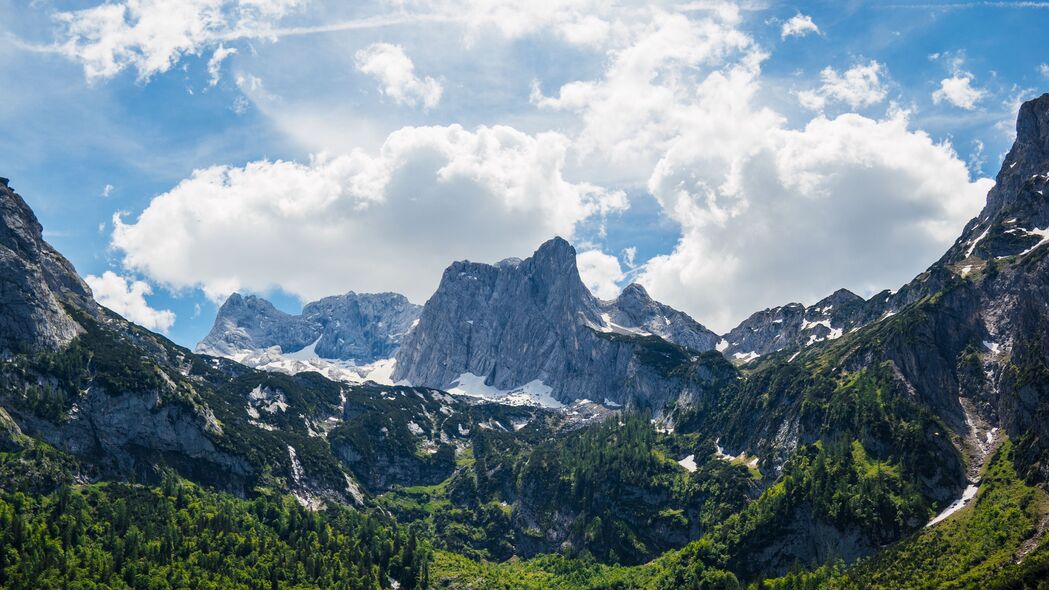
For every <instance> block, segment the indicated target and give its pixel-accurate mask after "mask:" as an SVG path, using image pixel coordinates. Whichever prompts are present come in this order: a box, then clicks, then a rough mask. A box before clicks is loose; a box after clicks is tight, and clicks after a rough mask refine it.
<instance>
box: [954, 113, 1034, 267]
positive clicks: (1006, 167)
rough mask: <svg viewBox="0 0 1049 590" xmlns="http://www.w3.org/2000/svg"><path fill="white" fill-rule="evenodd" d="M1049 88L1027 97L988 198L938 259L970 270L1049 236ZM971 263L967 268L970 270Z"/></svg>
mask: <svg viewBox="0 0 1049 590" xmlns="http://www.w3.org/2000/svg"><path fill="white" fill-rule="evenodd" d="M1047 195H1049V93H1046V94H1043V95H1042V96H1040V97H1038V98H1036V99H1034V100H1029V101H1027V102H1025V103H1024V104H1023V105H1022V106H1021V107H1020V111H1019V113H1018V115H1017V118H1016V141H1015V142H1014V143H1013V146H1012V148H1011V149H1010V150H1009V153H1008V155H1007V156H1006V157H1005V160H1004V161H1003V162H1002V168H1001V170H999V172H998V176H997V178H996V181H995V186H994V188H992V189H991V190H990V192H988V193H987V204H986V206H985V207H984V208H983V211H981V212H980V214H979V215H978V216H977V217H976V218H975V219H973V220H972V221H970V222H969V223H968V224H967V225H966V226H965V230H964V231H963V232H962V235H961V237H959V238H958V240H957V241H956V242H955V244H954V246H952V247H951V249H950V250H948V251H947V253H946V254H945V255H944V257H943V258H942V259H940V262H939V264H941V265H944V266H952V265H953V266H952V269H953V270H954V271H955V272H958V273H962V274H968V273H969V272H971V271H973V270H980V269H982V268H983V265H984V264H985V263H986V262H987V261H989V260H993V259H998V258H1004V257H1008V256H1017V255H1022V254H1026V253H1028V252H1030V251H1032V250H1033V249H1034V248H1036V247H1038V246H1039V245H1041V244H1044V243H1046V240H1047V238H1049V197H1047ZM966 269H967V270H966Z"/></svg>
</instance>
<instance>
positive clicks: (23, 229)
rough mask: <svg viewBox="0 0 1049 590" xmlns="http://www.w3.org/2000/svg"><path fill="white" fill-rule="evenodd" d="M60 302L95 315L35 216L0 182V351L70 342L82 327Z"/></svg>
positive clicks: (85, 288) (82, 287) (78, 281)
mask: <svg viewBox="0 0 1049 590" xmlns="http://www.w3.org/2000/svg"><path fill="white" fill-rule="evenodd" d="M63 303H65V304H68V305H72V306H74V307H76V308H78V309H80V310H82V311H84V312H85V313H88V314H91V315H93V314H95V313H96V312H97V307H96V305H95V303H94V300H93V299H92V297H91V289H90V288H89V287H88V286H87V285H86V284H85V283H84V281H82V280H81V279H80V277H79V276H78V275H77V274H76V271H75V270H74V269H73V266H72V265H71V264H69V261H67V260H66V259H65V258H63V257H62V255H61V254H59V253H58V252H57V251H56V250H55V249H54V248H52V247H51V245H50V244H48V243H47V242H45V241H44V239H43V228H42V227H41V225H40V222H39V221H37V219H36V215H34V214H33V211H32V210H31V209H30V208H29V206H28V205H26V202H25V201H24V200H22V197H20V196H19V195H18V194H16V193H15V192H14V191H13V190H11V188H10V187H9V186H8V181H7V179H6V178H0V353H2V352H12V351H25V350H31V349H36V348H48V349H54V348H56V347H59V346H61V345H63V344H66V343H68V342H69V341H70V340H72V339H73V337H74V336H76V335H77V334H78V333H80V332H81V327H80V325H79V324H78V323H77V322H76V320H74V319H73V318H72V317H71V316H70V315H69V312H68V311H67V310H66V309H65V308H64V307H63Z"/></svg>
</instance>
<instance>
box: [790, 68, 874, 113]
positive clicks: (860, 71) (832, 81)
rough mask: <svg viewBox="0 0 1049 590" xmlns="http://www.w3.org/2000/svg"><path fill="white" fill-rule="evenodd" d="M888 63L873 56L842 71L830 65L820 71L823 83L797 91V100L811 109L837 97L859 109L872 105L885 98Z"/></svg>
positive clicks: (839, 100)
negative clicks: (879, 61)
mask: <svg viewBox="0 0 1049 590" xmlns="http://www.w3.org/2000/svg"><path fill="white" fill-rule="evenodd" d="M884 72H885V66H883V65H882V64H880V63H878V62H877V61H874V60H871V61H870V62H869V63H866V64H857V65H855V66H853V67H851V68H849V69H848V70H845V72H844V73H843V74H839V73H838V71H837V70H835V69H834V68H832V67H830V66H828V67H826V68H823V71H822V72H820V78H821V80H822V84H821V85H820V87H819V88H816V89H814V90H803V91H801V92H799V93H798V102H800V103H801V105H802V106H803V107H805V108H808V109H811V110H817V111H818V110H822V109H823V108H824V107H825V106H826V105H827V102H828V101H838V102H842V103H845V104H847V105H849V106H850V107H852V108H854V109H856V108H861V107H869V106H871V105H874V104H877V103H879V102H882V101H883V100H885V95H886V90H885V86H884V84H883V83H882V78H881V77H882V76H883V75H884Z"/></svg>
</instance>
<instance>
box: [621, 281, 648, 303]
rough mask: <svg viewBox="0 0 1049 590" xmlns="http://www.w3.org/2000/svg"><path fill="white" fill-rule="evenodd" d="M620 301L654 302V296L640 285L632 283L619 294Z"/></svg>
mask: <svg viewBox="0 0 1049 590" xmlns="http://www.w3.org/2000/svg"><path fill="white" fill-rule="evenodd" d="M619 300H620V301H652V296H651V295H649V294H648V291H647V290H646V289H645V288H644V287H643V286H641V285H640V284H639V283H630V284H629V285H627V286H626V287H623V291H622V292H621V293H620V294H619Z"/></svg>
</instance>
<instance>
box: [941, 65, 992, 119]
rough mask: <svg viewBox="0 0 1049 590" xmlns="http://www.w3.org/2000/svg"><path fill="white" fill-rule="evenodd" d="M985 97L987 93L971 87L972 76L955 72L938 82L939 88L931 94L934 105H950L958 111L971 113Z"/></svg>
mask: <svg viewBox="0 0 1049 590" xmlns="http://www.w3.org/2000/svg"><path fill="white" fill-rule="evenodd" d="M986 95H987V91H986V90H983V89H982V88H977V87H975V86H973V75H972V74H970V73H969V72H964V71H956V72H955V73H954V74H953V75H951V77H950V78H944V79H943V80H940V87H939V89H937V90H936V91H934V92H933V93H932V101H933V102H934V103H935V104H940V103H941V102H947V103H950V104H952V105H954V106H956V107H958V108H960V109H965V110H967V111H971V110H973V109H975V108H976V103H978V102H980V100H982V99H983V98H984V96H986Z"/></svg>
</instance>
